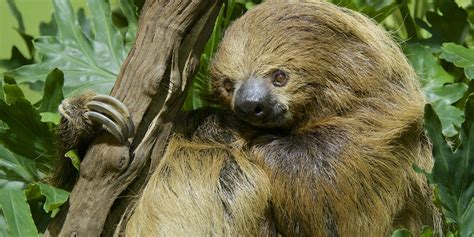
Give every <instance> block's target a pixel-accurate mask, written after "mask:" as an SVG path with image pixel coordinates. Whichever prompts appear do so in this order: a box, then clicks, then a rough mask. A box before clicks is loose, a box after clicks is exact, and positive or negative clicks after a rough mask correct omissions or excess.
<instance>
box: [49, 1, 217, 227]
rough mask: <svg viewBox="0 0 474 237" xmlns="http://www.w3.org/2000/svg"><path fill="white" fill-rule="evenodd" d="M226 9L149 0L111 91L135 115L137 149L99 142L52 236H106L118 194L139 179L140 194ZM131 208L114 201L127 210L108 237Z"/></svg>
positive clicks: (134, 188)
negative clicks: (206, 47)
mask: <svg viewBox="0 0 474 237" xmlns="http://www.w3.org/2000/svg"><path fill="white" fill-rule="evenodd" d="M221 5H222V0H219V1H204V0H147V1H146V3H145V6H144V8H143V11H142V13H141V16H140V22H139V30H138V34H137V39H136V43H135V46H134V47H133V49H132V50H131V52H130V53H129V55H128V57H127V59H126V60H125V62H124V64H123V65H122V68H121V72H120V74H119V77H118V80H117V81H116V83H115V86H114V88H113V89H112V92H111V94H112V95H113V96H115V97H117V98H118V99H120V100H122V101H123V102H124V103H125V105H127V106H128V108H129V109H130V111H131V113H132V120H133V122H134V124H135V125H138V126H137V129H136V130H137V131H136V135H135V137H134V139H133V141H132V144H131V146H130V147H128V146H123V145H121V144H117V143H116V142H115V140H114V139H113V137H112V136H111V135H109V134H102V135H100V136H99V137H98V138H96V139H95V141H94V142H93V143H92V144H91V146H90V147H89V150H88V152H87V154H86V156H85V158H84V160H83V161H82V163H81V171H80V176H79V179H78V181H77V182H76V184H75V186H74V188H73V190H72V192H71V195H70V198H69V209H68V210H67V214H66V211H65V210H63V213H62V215H58V217H57V218H56V219H55V220H54V222H53V223H52V224H51V225H50V226H49V227H48V231H47V233H46V235H52V236H57V235H58V234H59V235H61V236H63V235H66V236H99V235H100V234H101V233H102V231H103V229H104V223H105V221H106V218H107V215H108V214H109V211H110V208H111V206H112V204H114V201H115V200H116V198H117V196H118V195H119V194H121V193H122V192H123V191H124V190H125V188H127V187H128V186H129V184H130V183H131V182H132V181H133V180H134V179H135V178H136V177H137V176H139V177H140V178H139V179H137V181H135V182H134V184H133V185H132V186H131V187H130V188H129V190H128V192H133V193H140V192H141V191H140V190H141V188H142V187H143V184H145V183H146V181H147V180H148V174H149V171H150V170H153V168H154V167H155V166H156V164H157V163H159V161H160V159H161V157H162V156H163V154H164V150H165V148H166V144H167V141H168V138H169V135H170V133H171V129H172V127H173V121H174V119H175V117H176V114H177V113H178V112H179V110H180V109H181V107H182V105H183V102H184V99H185V97H186V91H187V88H188V87H189V85H190V82H191V79H192V77H193V75H194V73H195V72H196V71H197V69H198V64H199V58H200V55H201V53H202V50H203V48H204V45H205V43H206V41H207V39H208V37H209V35H210V33H211V31H212V27H213V22H214V21H215V18H216V17H217V14H218V11H219V8H220V6H221ZM139 173H140V175H139ZM124 195H126V193H125V194H124ZM131 203H133V199H132V198H131V197H128V198H125V199H122V200H120V201H118V202H117V203H115V205H116V206H119V207H121V208H117V209H116V210H119V211H114V212H113V215H111V216H113V218H111V217H109V221H108V222H107V223H108V226H107V231H105V232H104V233H105V234H107V235H110V234H111V233H112V229H114V227H115V224H117V222H118V220H119V219H118V218H117V217H122V216H123V213H124V211H125V210H127V213H126V214H128V213H130V212H131V211H132V209H131ZM64 217H65V219H64ZM127 218H128V215H125V216H124V217H123V220H124V221H122V223H126V220H128V219H127ZM63 223H64V224H63ZM112 225H113V226H112ZM61 226H62V228H61ZM120 229H123V225H122V226H121V227H120ZM118 232H120V230H119V231H118Z"/></svg>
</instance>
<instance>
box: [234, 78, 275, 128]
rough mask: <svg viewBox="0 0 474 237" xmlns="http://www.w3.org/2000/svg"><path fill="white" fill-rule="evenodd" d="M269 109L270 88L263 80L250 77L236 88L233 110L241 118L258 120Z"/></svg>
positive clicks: (262, 117)
mask: <svg viewBox="0 0 474 237" xmlns="http://www.w3.org/2000/svg"><path fill="white" fill-rule="evenodd" d="M270 110H271V105H270V89H269V88H268V87H267V85H265V81H264V80H262V79H258V78H250V79H248V80H247V81H245V82H244V83H243V84H242V85H241V86H240V88H239V89H237V91H236V94H235V100H234V111H235V113H236V114H237V115H238V116H239V117H240V118H241V119H243V120H246V121H248V122H260V121H262V120H263V119H265V118H266V117H267V115H268V114H269V111H270Z"/></svg>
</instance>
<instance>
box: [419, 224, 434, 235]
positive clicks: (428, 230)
mask: <svg viewBox="0 0 474 237" xmlns="http://www.w3.org/2000/svg"><path fill="white" fill-rule="evenodd" d="M420 237H433V229H432V228H431V227H429V226H423V227H422V230H421V234H420Z"/></svg>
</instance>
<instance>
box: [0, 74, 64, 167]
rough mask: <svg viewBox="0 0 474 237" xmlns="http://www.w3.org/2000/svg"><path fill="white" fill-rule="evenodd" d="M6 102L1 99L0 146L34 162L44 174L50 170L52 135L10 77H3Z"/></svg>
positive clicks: (52, 148) (52, 154)
mask: <svg viewBox="0 0 474 237" xmlns="http://www.w3.org/2000/svg"><path fill="white" fill-rule="evenodd" d="M5 83H6V84H5V85H4V86H3V87H4V90H5V96H6V98H5V99H6V101H3V100H0V120H1V121H2V122H4V123H5V124H6V125H7V127H0V144H3V145H4V146H5V147H6V148H7V149H9V150H10V151H12V152H14V153H16V154H18V155H20V156H23V157H25V158H27V159H31V160H34V161H36V163H37V165H38V168H39V169H40V170H42V171H43V172H45V171H48V170H49V169H50V168H51V165H52V164H51V161H52V159H53V157H54V154H55V147H54V145H53V144H54V142H53V134H52V132H51V131H50V130H49V127H48V126H47V124H46V123H42V122H41V117H40V115H39V112H38V111H37V110H36V108H35V107H33V105H31V103H30V102H29V101H28V100H26V99H25V97H24V95H23V93H22V92H21V90H20V88H19V87H18V86H17V85H16V83H15V81H14V80H13V79H12V78H8V77H5Z"/></svg>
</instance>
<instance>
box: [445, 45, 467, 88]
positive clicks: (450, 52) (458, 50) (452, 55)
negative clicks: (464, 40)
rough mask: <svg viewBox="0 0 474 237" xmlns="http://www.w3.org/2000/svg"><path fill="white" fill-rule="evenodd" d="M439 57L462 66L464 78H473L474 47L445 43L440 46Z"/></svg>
mask: <svg viewBox="0 0 474 237" xmlns="http://www.w3.org/2000/svg"><path fill="white" fill-rule="evenodd" d="M441 50H442V51H441V55H440V58H442V59H444V60H446V61H448V62H452V63H454V65H456V66H458V67H461V68H464V73H465V75H466V78H467V79H469V80H472V79H474V48H465V47H464V46H462V45H457V44H453V43H445V44H443V47H442V48H441Z"/></svg>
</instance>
